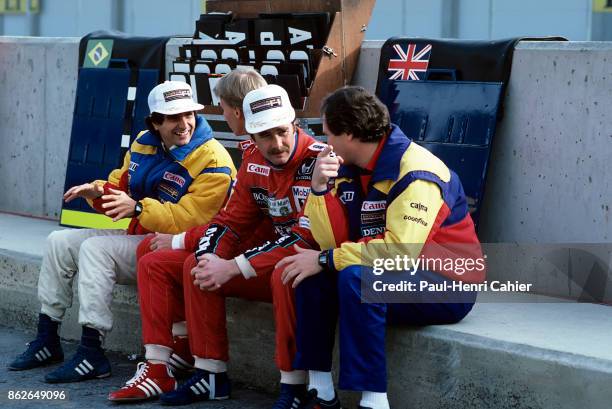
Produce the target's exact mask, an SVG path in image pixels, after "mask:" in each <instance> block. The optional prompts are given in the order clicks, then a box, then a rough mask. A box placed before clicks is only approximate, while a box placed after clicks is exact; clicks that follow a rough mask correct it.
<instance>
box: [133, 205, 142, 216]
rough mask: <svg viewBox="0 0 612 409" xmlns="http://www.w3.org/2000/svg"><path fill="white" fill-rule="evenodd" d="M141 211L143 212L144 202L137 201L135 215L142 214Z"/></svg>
mask: <svg viewBox="0 0 612 409" xmlns="http://www.w3.org/2000/svg"><path fill="white" fill-rule="evenodd" d="M140 213H142V203H140V202H136V205H134V217H138V216H140Z"/></svg>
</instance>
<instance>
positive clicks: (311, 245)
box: [244, 213, 319, 276]
mask: <svg viewBox="0 0 612 409" xmlns="http://www.w3.org/2000/svg"><path fill="white" fill-rule="evenodd" d="M303 217H304V216H303V214H301V213H300V215H299V217H298V220H303ZM299 223H300V221H298V224H297V225H295V226H293V227H292V228H291V233H290V234H289V235H286V236H281V237H280V238H278V239H276V240H275V241H267V242H265V243H262V245H261V246H259V247H255V248H252V249H250V250H247V251H245V252H244V256H245V257H246V259H247V260H248V261H249V263H250V264H251V266H252V267H253V270H255V273H256V274H257V275H258V276H259V275H265V274H270V273H271V272H272V270H274V266H275V265H276V263H278V262H279V261H280V260H282V259H283V258H285V257H287V256H291V255H294V254H295V249H294V247H293V246H294V245H295V244H297V245H298V246H300V247H302V248H307V249H315V250H319V245H318V244H317V242H316V241H315V240H314V238H313V237H312V234H311V232H310V229H308V228H305V227H303V226H300V224H299ZM302 223H303V222H302Z"/></svg>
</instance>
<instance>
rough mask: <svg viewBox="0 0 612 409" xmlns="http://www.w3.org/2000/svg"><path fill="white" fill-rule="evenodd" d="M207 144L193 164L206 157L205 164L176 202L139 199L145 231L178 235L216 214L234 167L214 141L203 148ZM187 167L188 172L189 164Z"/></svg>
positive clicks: (232, 176)
mask: <svg viewBox="0 0 612 409" xmlns="http://www.w3.org/2000/svg"><path fill="white" fill-rule="evenodd" d="M209 144H210V146H207V147H206V149H205V151H204V152H199V151H196V152H194V155H193V161H201V160H203V157H207V159H204V160H206V161H207V162H208V163H207V164H206V166H205V167H204V169H203V170H202V171H200V172H199V174H198V175H197V176H195V178H194V180H193V181H192V182H191V185H190V186H189V189H188V191H187V193H186V194H185V195H184V196H183V197H182V198H181V199H180V200H179V201H178V202H177V203H170V202H166V203H161V202H159V201H158V200H155V199H151V198H146V199H143V200H141V203H142V205H143V206H142V207H143V211H142V213H141V214H140V216H139V217H138V220H139V222H140V224H141V225H142V226H143V227H144V228H145V229H147V230H150V231H156V232H160V233H170V234H177V233H181V232H184V231H187V230H189V229H190V228H192V227H195V226H199V225H203V224H206V223H208V222H209V221H210V220H211V219H212V218H213V216H215V215H216V214H217V213H218V212H219V210H220V209H221V207H222V206H223V204H224V203H225V201H226V199H227V198H228V196H229V194H230V192H231V187H232V183H233V180H234V179H235V177H236V168H235V167H234V163H233V161H232V158H231V157H230V155H229V153H228V152H227V150H226V149H225V148H224V147H223V146H222V145H221V144H220V143H219V142H217V141H215V140H213V141H212V143H210V142H207V144H206V145H209ZM187 168H188V169H190V166H189V164H188V165H187ZM199 169H201V166H199Z"/></svg>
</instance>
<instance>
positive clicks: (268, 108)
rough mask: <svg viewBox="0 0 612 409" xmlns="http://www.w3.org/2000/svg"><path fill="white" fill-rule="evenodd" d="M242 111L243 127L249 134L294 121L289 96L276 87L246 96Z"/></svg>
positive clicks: (262, 89)
mask: <svg viewBox="0 0 612 409" xmlns="http://www.w3.org/2000/svg"><path fill="white" fill-rule="evenodd" d="M242 111H243V112H244V127H245V129H246V131H247V132H248V133H250V134H255V133H259V132H263V131H267V130H268V129H272V128H276V127H277V126H281V125H288V124H290V123H291V122H293V120H294V119H295V110H294V109H293V107H292V106H291V102H290V101H289V95H287V91H285V89H284V88H283V87H280V86H278V85H266V86H265V87H261V88H257V89H255V90H253V91H251V92H249V93H248V94H246V96H245V97H244V100H243V101H242Z"/></svg>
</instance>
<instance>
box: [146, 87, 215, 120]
mask: <svg viewBox="0 0 612 409" xmlns="http://www.w3.org/2000/svg"><path fill="white" fill-rule="evenodd" d="M192 94H193V93H192V91H191V87H190V86H189V84H187V83H186V82H181V81H165V82H164V83H162V84H159V85H157V86H156V87H155V88H153V89H152V90H151V92H149V99H148V102H149V110H150V111H151V113H153V112H158V113H160V114H164V115H174V114H180V113H183V112H189V111H199V110H200V109H202V108H204V105H202V104H198V103H197V102H195V101H194V100H193V97H192Z"/></svg>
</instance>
